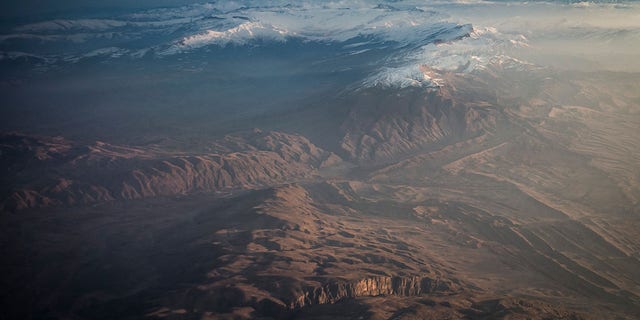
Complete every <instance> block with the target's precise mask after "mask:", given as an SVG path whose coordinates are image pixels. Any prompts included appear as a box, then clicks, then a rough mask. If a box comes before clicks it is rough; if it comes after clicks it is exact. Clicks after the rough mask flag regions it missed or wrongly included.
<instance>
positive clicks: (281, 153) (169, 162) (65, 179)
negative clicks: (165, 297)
mask: <svg viewBox="0 0 640 320" xmlns="http://www.w3.org/2000/svg"><path fill="white" fill-rule="evenodd" d="M174 144H175V143H174ZM1 147H2V163H3V164H4V166H3V168H4V170H5V174H4V175H3V180H4V183H3V184H4V185H5V186H6V188H5V190H4V193H5V194H4V195H3V200H2V210H21V209H26V208H34V207H46V206H55V205H75V204H89V203H98V202H104V201H113V200H130V199H141V198H148V197H155V196H173V195H184V194H189V193H192V192H197V191H207V192H210V191H228V190H233V189H248V188H254V187H259V186H265V185H274V184H278V183H282V182H286V181H289V180H292V179H304V178H311V177H313V176H314V174H315V172H316V170H317V169H319V168H323V167H325V166H330V165H335V164H336V163H339V162H340V161H341V160H340V158H339V157H337V156H336V155H334V154H332V153H330V152H327V151H324V150H322V149H320V148H318V147H316V146H315V145H313V144H312V143H311V142H310V141H309V140H307V139H305V138H304V137H301V136H298V135H290V134H284V133H279V132H269V133H263V132H261V131H259V130H258V131H254V132H252V133H248V134H244V135H236V136H227V137H225V138H224V139H221V140H219V141H213V142H210V143H208V144H206V145H205V146H200V148H199V149H200V150H197V151H190V150H180V149H176V147H175V146H166V145H161V144H160V145H151V146H141V147H140V146H138V147H135V146H121V145H120V146H119V145H111V144H108V143H105V142H95V143H94V144H91V145H77V144H74V143H72V142H69V141H66V140H64V139H63V138H48V137H32V136H26V135H20V134H7V135H4V136H3V137H2V145H1ZM178 148H180V146H178Z"/></svg>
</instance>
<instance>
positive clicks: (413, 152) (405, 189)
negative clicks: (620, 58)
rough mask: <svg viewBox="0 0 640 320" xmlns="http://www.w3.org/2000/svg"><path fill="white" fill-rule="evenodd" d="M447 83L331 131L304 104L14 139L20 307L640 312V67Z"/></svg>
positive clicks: (459, 314)
mask: <svg viewBox="0 0 640 320" xmlns="http://www.w3.org/2000/svg"><path fill="white" fill-rule="evenodd" d="M439 76H440V77H441V78H442V79H444V80H443V81H445V82H444V83H445V84H444V85H442V86H441V87H436V88H434V87H428V88H425V87H407V88H402V89H397V88H396V89H393V90H391V89H389V88H382V87H374V88H367V89H358V90H355V91H353V92H350V93H346V96H341V97H340V99H339V100H338V99H337V100H336V101H342V102H343V104H342V105H339V106H332V107H331V108H346V110H343V112H340V113H335V114H336V115H341V116H342V118H340V119H339V121H337V123H338V125H335V124H331V125H326V126H325V127H326V128H329V127H331V126H333V128H335V131H334V132H315V133H310V134H309V131H311V130H313V129H315V128H317V126H316V125H321V124H317V123H314V122H318V121H320V120H321V119H323V118H322V117H314V116H313V115H314V113H313V112H310V111H309V109H304V108H302V109H300V110H296V111H293V112H291V113H290V115H289V119H293V120H295V121H291V123H292V124H291V126H290V127H288V128H287V127H286V126H282V128H281V129H282V130H281V131H261V130H258V129H255V130H252V131H245V132H239V133H234V134H229V135H226V136H222V137H217V138H209V137H207V136H206V135H205V136H200V137H196V138H194V137H189V138H186V137H167V138H164V139H160V140H154V141H150V142H148V143H136V144H131V145H125V144H115V143H113V144H112V143H109V142H106V141H100V142H74V141H71V140H68V139H66V138H64V137H47V136H43V135H31V134H25V133H16V132H13V133H5V134H3V135H2V137H1V138H0V148H1V149H0V150H1V151H2V153H1V154H0V161H1V162H2V170H3V173H2V187H3V189H2V192H3V193H2V217H1V219H0V223H1V229H2V230H3V232H2V235H1V236H0V244H1V245H0V248H1V250H2V251H0V254H2V256H3V261H2V269H3V270H5V271H4V272H3V276H2V286H3V288H6V289H5V290H3V293H2V300H1V301H2V308H3V313H4V314H5V315H7V317H8V318H45V317H53V318H91V319H113V318H119V319H127V318H130V319H134V318H167V319H196V318H198V319H244V318H260V317H263V318H275V319H327V318H332V319H341V318H342V319H361V318H368V319H430V318H433V319H440V318H469V319H493V318H515V319H519V318H530V319H549V318H553V319H590V318H593V319H601V318H616V317H617V318H621V319H624V318H629V319H632V318H633V317H634V315H637V314H638V312H640V273H639V270H640V238H638V236H637V230H638V227H640V207H639V203H640V167H639V166H638V164H639V163H640V162H639V160H640V153H639V152H640V142H638V140H637V139H636V135H637V133H638V128H640V108H639V106H638V101H640V100H638V99H639V98H640V96H639V95H638V92H640V88H638V84H639V83H640V82H630V81H629V79H628V78H626V77H632V79H637V75H634V76H630V75H628V74H615V73H609V74H572V73H570V72H564V73H559V72H555V71H552V70H546V69H528V70H526V72H523V71H521V70H513V69H510V68H507V67H505V66H503V65H493V66H491V68H490V69H488V70H484V71H482V72H475V73H473V74H468V73H464V74H463V73H458V72H453V71H452V72H442V73H441V74H440V75H439ZM629 83H632V84H631V85H629ZM622 84H626V86H631V87H624V86H623V85H622ZM560 87H562V90H560V89H559V88H560ZM560 91H561V92H560ZM313 107H314V106H311V107H310V108H313ZM332 110H333V109H332ZM305 127H306V129H305ZM295 128H297V129H299V130H294V129H295ZM294 131H295V132H297V133H295V132H294ZM286 132H289V133H286ZM305 135H308V136H309V137H314V138H306V137H305ZM320 136H325V139H318V140H319V141H322V143H321V144H322V145H323V148H320V147H318V146H317V145H316V144H314V142H312V141H313V139H315V138H318V137H320ZM333 137H337V138H335V139H334V140H333V141H330V142H327V140H330V139H332V138H333ZM310 139H311V140H310Z"/></svg>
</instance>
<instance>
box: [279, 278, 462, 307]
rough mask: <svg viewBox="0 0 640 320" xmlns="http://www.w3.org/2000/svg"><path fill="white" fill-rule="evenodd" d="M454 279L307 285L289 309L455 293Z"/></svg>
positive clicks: (397, 279) (381, 279)
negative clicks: (379, 297)
mask: <svg viewBox="0 0 640 320" xmlns="http://www.w3.org/2000/svg"><path fill="white" fill-rule="evenodd" d="M454 290H455V285H454V284H453V283H452V282H451V281H446V280H443V279H432V278H429V277H421V276H412V277H390V276H380V277H367V278H364V279H361V280H358V281H352V282H349V281H334V282H331V283H327V284H325V285H323V286H321V287H312V288H307V289H306V290H305V291H304V293H303V294H302V295H300V296H299V297H298V298H297V299H295V300H294V301H291V302H289V304H288V306H289V308H292V309H293V308H301V307H304V306H308V305H316V304H326V303H335V302H338V301H340V300H342V299H348V298H358V297H375V296H402V297H413V296H419V295H422V294H428V293H434V292H440V293H444V292H452V291H454Z"/></svg>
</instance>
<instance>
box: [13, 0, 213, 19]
mask: <svg viewBox="0 0 640 320" xmlns="http://www.w3.org/2000/svg"><path fill="white" fill-rule="evenodd" d="M201 2H209V1H206V0H5V1H0V17H2V18H5V19H6V18H24V17H26V18H29V17H38V16H42V15H49V14H61V15H64V14H65V13H78V12H82V11H87V10H88V11H97V10H104V9H140V8H154V7H163V6H174V5H183V4H189V3H201Z"/></svg>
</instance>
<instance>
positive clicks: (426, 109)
mask: <svg viewBox="0 0 640 320" xmlns="http://www.w3.org/2000/svg"><path fill="white" fill-rule="evenodd" d="M450 78H451V79H450V80H451V82H454V79H455V77H453V76H451V77H450ZM454 95H455V98H454V97H453V96H454ZM466 95H470V96H473V97H474V101H467V100H466V99H465V97H466ZM467 98H468V97H467ZM484 98H486V99H487V100H483V99H484ZM352 103H353V104H354V105H353V106H352V107H351V109H350V110H351V111H350V113H349V115H348V118H347V120H346V121H345V122H344V123H343V125H342V130H343V132H344V137H343V138H342V141H341V147H342V149H343V150H344V151H345V152H346V153H347V154H348V155H349V157H351V158H352V159H354V160H356V161H359V162H361V163H366V162H389V161H393V160H397V159H399V158H402V157H403V156H406V155H410V154H415V153H417V152H420V151H422V150H424V149H429V148H432V147H433V146H437V145H444V144H446V143H452V142H456V141H460V140H462V139H465V138H469V137H473V136H478V135H481V134H483V133H487V132H491V131H495V129H496V126H497V123H498V122H499V119H501V118H503V116H502V115H501V113H500V111H499V110H498V109H497V108H496V107H495V97H484V96H482V95H480V96H479V95H478V94H476V92H475V90H473V92H464V90H458V89H457V88H456V87H455V86H454V85H447V86H445V87H440V88H437V89H425V88H413V87H410V88H404V89H395V88H391V89H384V88H371V89H363V90H362V91H359V92H358V94H357V98H354V101H353V102H352Z"/></svg>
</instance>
